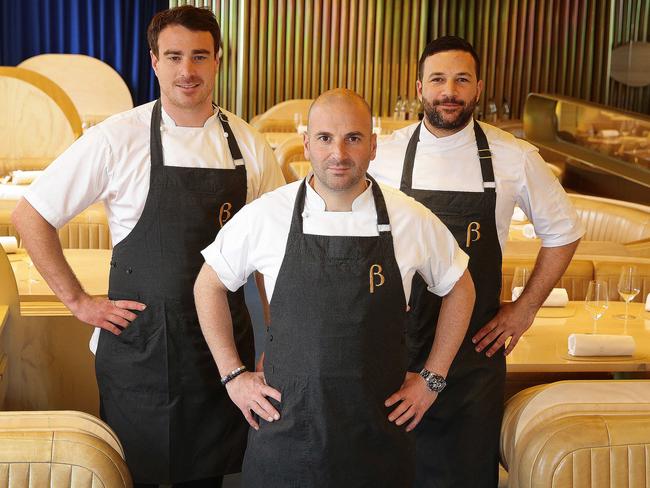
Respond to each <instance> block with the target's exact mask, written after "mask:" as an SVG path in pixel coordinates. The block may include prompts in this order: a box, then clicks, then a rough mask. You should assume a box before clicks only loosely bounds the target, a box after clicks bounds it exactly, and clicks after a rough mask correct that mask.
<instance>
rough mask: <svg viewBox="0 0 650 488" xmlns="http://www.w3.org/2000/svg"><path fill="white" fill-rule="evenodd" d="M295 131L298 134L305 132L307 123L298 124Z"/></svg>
mask: <svg viewBox="0 0 650 488" xmlns="http://www.w3.org/2000/svg"><path fill="white" fill-rule="evenodd" d="M296 132H298V134H304V133H305V132H307V125H305V124H300V125H299V126H298V128H297V129H296Z"/></svg>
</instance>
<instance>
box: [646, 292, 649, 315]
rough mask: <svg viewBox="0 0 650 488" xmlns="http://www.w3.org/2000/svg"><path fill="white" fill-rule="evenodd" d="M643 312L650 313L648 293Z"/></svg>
mask: <svg viewBox="0 0 650 488" xmlns="http://www.w3.org/2000/svg"><path fill="white" fill-rule="evenodd" d="M645 311H646V312H650V293H648V296H647V297H646V298H645Z"/></svg>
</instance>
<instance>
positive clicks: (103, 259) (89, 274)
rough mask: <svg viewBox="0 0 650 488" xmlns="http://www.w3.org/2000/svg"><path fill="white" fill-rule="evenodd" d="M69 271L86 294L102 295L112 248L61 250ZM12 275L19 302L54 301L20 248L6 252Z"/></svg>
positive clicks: (51, 294)
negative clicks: (11, 252) (70, 269)
mask: <svg viewBox="0 0 650 488" xmlns="http://www.w3.org/2000/svg"><path fill="white" fill-rule="evenodd" d="M63 254H64V255H65V258H66V259H67V260H68V263H70V267H71V268H72V271H73V272H74V274H75V275H76V276H77V278H78V279H79V282H80V283H81V284H82V286H83V287H84V289H85V290H86V291H87V292H88V293H89V294H90V295H98V296H106V294H107V293H108V273H109V270H110V265H109V263H110V261H111V254H112V251H111V250H109V249H64V250H63ZM7 257H8V258H9V262H10V263H11V267H12V269H13V271H14V276H15V277H16V284H17V285H18V296H19V297H20V301H21V302H24V301H30V302H37V301H53V300H54V301H58V300H57V298H56V296H55V295H54V292H52V290H51V289H50V287H49V286H48V285H47V283H46V282H45V280H44V279H43V277H42V276H41V275H40V273H39V272H38V270H37V269H36V267H34V266H33V264H32V261H31V259H30V258H29V256H28V255H27V253H26V252H25V251H24V250H19V252H18V253H16V254H8V255H7Z"/></svg>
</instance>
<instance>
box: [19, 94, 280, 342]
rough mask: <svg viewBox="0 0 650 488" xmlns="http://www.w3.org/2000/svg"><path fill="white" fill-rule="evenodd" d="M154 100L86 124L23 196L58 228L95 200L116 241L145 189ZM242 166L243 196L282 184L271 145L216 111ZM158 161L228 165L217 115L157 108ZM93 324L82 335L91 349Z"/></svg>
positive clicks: (132, 220) (133, 219)
mask: <svg viewBox="0 0 650 488" xmlns="http://www.w3.org/2000/svg"><path fill="white" fill-rule="evenodd" d="M154 104H155V102H151V103H147V104H145V105H140V106H139V107H136V108H134V109H132V110H128V111H126V112H122V113H120V114H117V115H114V116H112V117H110V118H108V119H106V120H105V121H103V122H102V123H100V124H98V125H96V126H94V127H92V128H91V129H90V130H88V131H87V132H86V133H85V134H84V135H83V136H82V137H81V138H79V139H78V140H77V141H75V142H74V143H73V144H72V145H71V146H70V147H69V148H68V149H67V150H66V151H65V152H64V153H63V154H61V155H60V156H59V157H58V158H57V159H56V160H55V161H54V162H52V164H50V165H49V166H48V167H47V169H46V170H45V171H44V173H43V174H42V175H41V176H40V177H39V178H38V179H37V180H36V181H35V182H34V183H33V184H32V185H31V186H30V188H29V190H28V191H27V193H26V194H25V199H26V200H27V201H28V202H29V203H30V205H32V207H34V208H35V209H36V211H37V212H38V213H40V214H41V215H42V216H43V218H45V220H47V221H48V222H49V223H50V224H51V225H52V226H54V227H56V228H59V227H61V226H63V225H65V223H66V222H67V221H68V220H70V219H71V218H73V217H74V216H75V215H77V214H79V213H80V212H81V211H83V210H84V209H85V208H86V207H88V206H89V205H91V204H93V203H95V202H97V201H102V202H103V203H104V206H105V208H106V214H107V217H108V224H109V228H110V231H111V240H112V242H113V245H116V244H117V243H118V242H120V241H121V240H122V239H124V238H125V237H126V236H127V235H128V234H129V233H130V232H131V230H133V228H134V227H135V224H136V223H137V222H138V220H139V218H140V215H141V214H142V211H143V210H144V205H145V201H146V199H147V194H148V193H149V176H150V172H151V160H150V154H149V152H150V144H149V141H150V127H151V114H152V112H153V107H154ZM223 112H224V113H225V114H226V116H227V117H228V122H229V124H230V127H231V129H232V131H233V134H234V135H235V139H236V140H237V144H238V145H239V149H240V150H241V153H242V156H243V158H244V164H245V165H246V179H247V192H246V201H247V202H250V201H252V200H254V199H255V198H258V197H259V196H260V195H262V194H264V193H266V192H268V191H271V190H274V189H275V188H277V187H279V186H281V185H283V184H284V177H283V176H282V171H281V169H280V166H279V165H278V163H277V161H276V159H275V156H274V154H273V151H272V150H271V148H270V147H269V146H268V144H267V143H266V142H265V140H264V138H263V137H262V135H261V134H259V133H258V132H257V131H256V130H255V129H253V128H252V127H250V126H249V125H248V124H247V123H246V122H244V121H243V120H242V119H241V118H239V117H237V116H236V115H234V114H231V113H230V112H226V111H225V110H224V111H223ZM161 140H162V146H163V157H164V163H165V166H182V167H196V168H233V169H234V168H235V162H234V161H233V159H232V156H231V154H230V149H229V148H228V142H227V140H226V138H225V136H224V131H223V127H222V125H221V122H220V121H219V120H218V118H217V114H216V112H215V114H214V115H213V116H211V117H210V118H209V119H208V120H207V121H206V122H205V124H204V125H203V127H179V126H177V125H176V124H175V123H174V121H173V119H172V118H171V117H170V116H169V115H167V113H166V112H165V110H164V109H163V110H162V120H161ZM99 331H100V329H99V328H95V331H94V333H93V335H92V338H91V339H90V350H91V351H92V352H93V353H94V352H95V351H96V350H97V344H98V341H99Z"/></svg>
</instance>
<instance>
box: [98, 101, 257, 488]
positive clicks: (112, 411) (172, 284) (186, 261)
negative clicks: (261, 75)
mask: <svg viewBox="0 0 650 488" xmlns="http://www.w3.org/2000/svg"><path fill="white" fill-rule="evenodd" d="M218 117H219V119H220V121H221V124H222V126H223V129H224V133H225V134H224V135H225V136H226V137H227V140H228V146H229V148H230V153H231V155H232V157H233V160H234V161H235V164H236V166H235V169H212V168H185V167H174V166H164V164H163V151H162V144H161V137H160V127H161V126H160V120H161V105H160V100H159V101H158V102H156V104H155V106H154V110H153V114H152V117H151V177H150V187H149V194H148V195H147V200H146V203H145V206H144V210H143V212H142V215H141V217H140V219H139V220H138V222H137V224H136V226H135V227H134V229H133V230H132V231H131V233H130V234H129V235H128V236H127V237H126V238H125V239H124V240H123V241H121V242H119V243H118V244H117V245H116V246H115V248H114V249H113V257H112V260H111V272H110V281H109V291H108V295H109V298H110V299H112V300H120V299H126V300H136V301H139V302H142V303H144V304H146V305H147V308H146V309H145V310H144V311H143V312H141V313H140V314H139V315H138V317H137V318H136V319H135V320H134V321H133V322H132V323H131V324H130V325H129V326H128V327H127V328H126V329H125V330H124V332H122V334H121V335H119V336H116V335H113V334H112V333H110V332H107V331H106V330H103V329H102V331H101V335H100V340H99V346H98V348H97V356H96V361H95V369H96V373H97V383H98V385H99V392H100V405H101V416H102V419H104V420H105V421H106V422H107V423H108V424H109V425H110V426H111V427H112V428H113V429H114V430H115V432H116V433H117V435H118V437H119V438H120V441H121V442H122V444H123V445H124V450H125V453H126V462H127V464H128V466H129V469H130V471H131V474H132V476H133V479H134V481H135V482H137V483H174V482H182V481H189V480H195V479H203V478H209V477H214V476H220V475H223V474H227V473H231V472H236V471H239V469H240V466H241V461H242V458H243V452H244V449H245V445H246V436H247V432H248V429H247V424H246V422H245V420H244V418H243V417H242V415H241V413H240V412H239V410H238V409H237V407H236V406H235V405H234V404H233V403H232V402H231V401H230V399H229V397H228V395H227V394H226V391H225V389H224V388H223V387H222V386H221V383H220V381H219V371H218V370H217V368H216V365H215V363H214V360H213V359H212V355H211V354H210V350H209V349H208V346H207V344H206V342H205V340H204V338H203V335H202V333H201V328H200V326H199V321H198V318H197V314H196V308H195V306H194V297H193V285H194V280H195V279H196V276H197V274H198V272H199V270H200V268H201V266H202V265H203V257H202V256H201V253H200V251H201V250H202V249H204V248H205V247H207V246H208V245H209V244H210V243H211V242H212V241H213V240H214V238H215V236H216V235H217V232H218V231H219V229H220V228H221V226H222V225H223V224H224V223H225V221H227V220H228V219H229V218H230V217H231V216H232V215H234V213H235V212H237V211H238V210H239V209H241V208H242V207H243V206H244V204H245V203H246V186H247V181H246V168H245V166H244V162H243V159H242V156H241V152H240V150H239V147H238V145H237V142H236V141H235V138H234V136H233V133H232V130H231V129H230V126H229V124H228V120H227V118H226V116H225V115H224V114H223V113H222V112H221V111H219V115H218ZM228 301H229V304H230V309H231V313H232V317H233V324H234V328H235V339H236V342H237V347H238V349H239V354H240V356H241V357H242V360H243V361H244V363H245V364H246V365H247V366H248V367H249V368H252V367H253V362H254V349H253V348H254V346H253V333H252V327H251V322H250V317H249V315H248V311H247V309H246V305H245V303H244V293H243V289H241V290H239V291H238V292H237V293H230V294H229V295H228Z"/></svg>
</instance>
